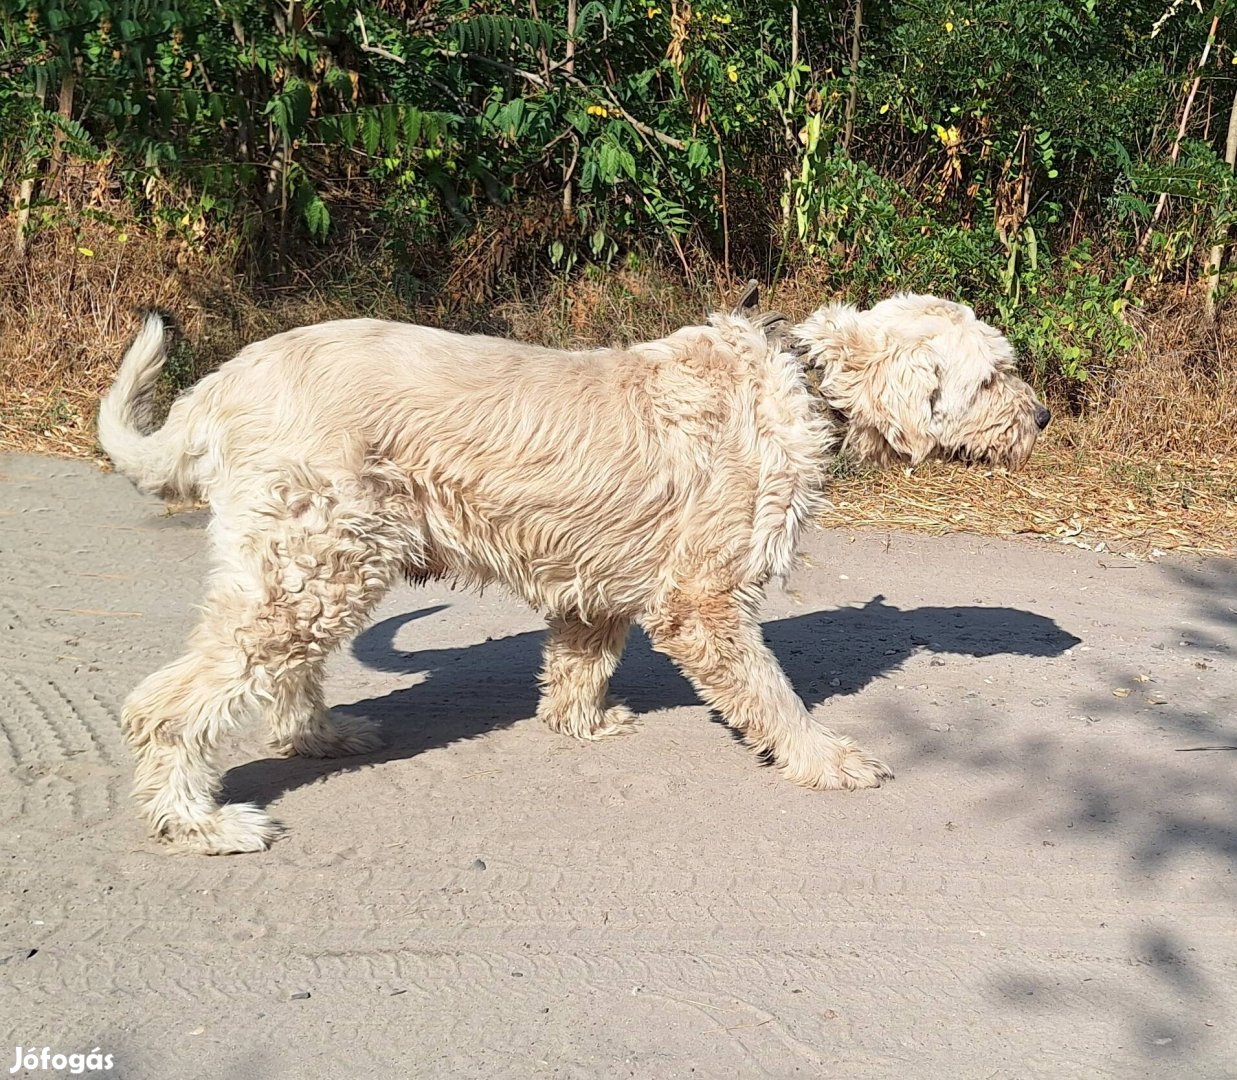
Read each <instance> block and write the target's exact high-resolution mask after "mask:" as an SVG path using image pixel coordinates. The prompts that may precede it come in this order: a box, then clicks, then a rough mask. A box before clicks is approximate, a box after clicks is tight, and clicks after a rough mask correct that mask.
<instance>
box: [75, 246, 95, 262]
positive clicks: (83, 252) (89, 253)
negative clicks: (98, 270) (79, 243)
mask: <svg viewBox="0 0 1237 1080" xmlns="http://www.w3.org/2000/svg"><path fill="white" fill-rule="evenodd" d="M77 250H78V253H79V254H81V255H85V256H86V258H88V259H93V258H94V252H93V251H91V250H90V248H84V247H79V248H78V249H77Z"/></svg>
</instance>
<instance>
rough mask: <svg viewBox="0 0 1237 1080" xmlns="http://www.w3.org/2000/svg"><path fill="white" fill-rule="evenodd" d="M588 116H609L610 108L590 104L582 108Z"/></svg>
mask: <svg viewBox="0 0 1237 1080" xmlns="http://www.w3.org/2000/svg"><path fill="white" fill-rule="evenodd" d="M584 111H585V112H586V113H588V114H589V116H609V115H610V110H609V109H607V108H606V107H605V106H604V105H590V106H589V107H588V108H587V109H585V110H584Z"/></svg>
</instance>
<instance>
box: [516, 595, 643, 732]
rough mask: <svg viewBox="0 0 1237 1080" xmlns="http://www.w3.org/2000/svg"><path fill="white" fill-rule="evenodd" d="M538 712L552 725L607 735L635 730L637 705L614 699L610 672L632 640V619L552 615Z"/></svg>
mask: <svg viewBox="0 0 1237 1080" xmlns="http://www.w3.org/2000/svg"><path fill="white" fill-rule="evenodd" d="M549 622H550V634H549V637H548V638H547V639H546V647H545V667H544V668H543V670H542V673H541V691H542V692H541V701H540V703H539V704H538V706H537V715H538V716H539V717H541V719H542V720H544V721H545V722H546V724H547V725H548V726H549V728H550V730H551V731H557V732H560V733H562V734H563V735H570V736H572V737H573V738H576V739H601V738H604V737H605V736H607V735H624V734H627V733H628V732H630V731H632V730H634V728H635V723H634V718H633V716H632V713H631V710H630V709H628V708H627V706H625V705H619V704H614V703H612V702H610V701H609V699H608V697H607V691H608V690H609V686H610V676H611V675H613V674H614V669H615V668H616V667H618V662H619V657H620V656H622V654H623V646H624V644H625V643H626V641H627V630H628V628H629V626H630V623H629V621H628V620H627V619H597V620H596V621H594V622H592V623H585V622H584V621H583V620H582V619H580V617H579V616H578V615H574V614H571V615H555V616H552V617H551V618H550V620H549Z"/></svg>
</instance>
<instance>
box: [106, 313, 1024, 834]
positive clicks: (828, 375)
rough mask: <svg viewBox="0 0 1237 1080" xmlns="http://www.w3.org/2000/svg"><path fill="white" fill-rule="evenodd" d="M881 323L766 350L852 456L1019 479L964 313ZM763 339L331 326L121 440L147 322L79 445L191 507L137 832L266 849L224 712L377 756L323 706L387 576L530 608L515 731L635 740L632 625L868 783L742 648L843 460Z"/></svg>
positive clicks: (160, 333) (723, 331)
mask: <svg viewBox="0 0 1237 1080" xmlns="http://www.w3.org/2000/svg"><path fill="white" fill-rule="evenodd" d="M894 303H895V304H903V305H905V306H906V309H907V310H906V313H905V316H906V324H907V326H908V327H910V336H909V337H908V336H907V335H906V334H900V333H899V331H898V326H899V325H900V324H901V319H902V318H903V316H902V315H901V314H899V311H900V310H901V309H896V308H895V309H889V313H888V315H887V316H885V317H882V318H881V320H880V321H879V322H878V323H877V324H876V325H869V323H868V322H867V320H868V319H869V318H870V317H871V316H872V315H874V314H875V311H879V310H880V308H877V309H875V310H874V312H872V313H868V314H867V315H864V314H860V313H857V312H854V311H853V310H850V309H845V308H837V307H834V308H827V309H823V310H822V311H821V312H818V313H817V315H815V316H813V318H811V319H809V320H808V321H807V322H805V323H803V324H800V325H799V326H797V327H794V328H791V329H790V330H789V331H788V333H789V337H790V339H791V340H792V341H793V342H794V343H796V344H797V345H798V347H799V349H800V351H806V352H809V353H810V354H811V356H812V358H813V362H814V363H816V364H817V365H819V366H820V368H821V371H822V385H823V386H824V387H825V388H826V395H827V397H828V400H829V402H830V404H831V405H832V407H833V408H834V409H836V410H838V411H839V412H840V413H842V414H844V415H845V416H846V417H848V418H849V423H850V428H849V432H848V434H847V435H846V442H847V444H849V445H851V446H852V447H853V448H854V449H855V450H856V451H858V452H860V453H862V454H865V455H867V456H871V457H874V458H876V459H880V460H886V459H889V458H892V457H895V456H898V455H904V456H905V457H906V458H907V459H908V460H911V461H916V460H920V459H921V458H923V457H924V456H926V454H927V453H928V452H929V451H930V450H931V449H932V448H934V447H936V448H939V449H940V450H941V452H943V453H947V454H949V453H955V452H965V453H966V455H967V456H970V457H984V458H990V459H992V460H996V461H1001V462H1004V463H1006V464H1010V465H1017V464H1020V463H1021V460H1022V459H1023V458H1025V456H1026V454H1027V453H1029V451H1030V447H1031V445H1032V443H1033V442H1034V438H1035V433H1036V431H1037V430H1038V429H1037V426H1036V415H1037V414H1036V410H1037V409H1042V407H1041V406H1038V405H1037V404H1036V402H1035V400H1034V397H1033V395H1032V394H1031V393H1030V390H1029V388H1026V387H1025V384H1022V383H1020V382H1019V381H1018V380H1017V379H1015V378H1014V376H1013V375H1012V373H1011V371H1010V370H1009V367H1008V350H1007V347H1004V346H1003V339H1001V338H1000V337H999V335H996V334H995V332H994V331H989V330H987V328H984V327H983V326H982V324H980V323H977V322H975V320H974V317H973V316H971V315H970V314H969V309H963V308H959V307H957V306H956V305H949V304H944V303H943V302H940V301H925V302H920V301H916V300H913V299H909V298H908V299H903V300H899V301H896V302H894ZM925 320H926V321H925ZM766 329H767V327H765V326H762V325H761V324H760V323H755V322H753V321H751V320H749V319H748V318H746V317H743V316H741V315H738V314H735V315H726V314H719V315H714V316H713V317H712V318H711V319H710V320H709V323H708V325H706V326H693V327H688V328H685V329H683V330H679V331H678V332H676V333H674V334H672V335H670V336H669V337H667V338H664V339H662V340H659V341H653V342H648V343H644V344H638V345H632V346H630V347H627V348H614V349H603V350H598V351H592V352H562V351H555V350H550V349H544V348H538V347H536V346H532V345H523V344H519V343H515V342H510V341H504V340H501V339H497V338H490V337H479V336H462V335H458V334H450V333H445V332H443V331H441V330H433V329H429V328H426V327H420V326H409V325H403V324H398V323H389V322H378V321H373V320H355V321H348V322H332V323H325V324H322V325H319V326H311V327H305V328H302V329H299V330H293V331H291V332H289V333H285V334H280V335H278V336H276V337H273V338H270V339H269V340H267V341H262V342H259V343H257V344H254V345H250V346H249V347H248V348H246V349H244V350H243V351H242V352H241V353H240V354H239V355H238V356H237V357H236V358H235V359H233V360H232V361H231V362H229V363H228V364H225V365H224V366H223V367H222V368H221V369H220V370H219V371H218V372H216V373H215V374H213V375H211V376H209V377H207V378H206V379H203V380H202V381H201V382H200V383H199V384H198V385H197V386H196V387H195V388H193V389H192V390H191V391H190V392H188V393H186V394H185V395H183V396H182V397H180V398H179V399H178V400H177V401H176V402H175V403H174V404H173V406H172V409H171V411H170V413H169V415H168V418H167V421H166V423H165V424H164V426H163V427H162V428H160V429H159V430H157V431H155V432H153V433H151V434H143V433H142V432H143V429H144V428H145V427H146V421H147V419H148V413H149V409H150V404H149V402H150V396H151V393H150V392H151V390H152V389H153V386H154V384H155V381H156V378H157V375H158V373H159V370H160V368H161V366H162V364H163V361H164V355H165V354H164V348H165V346H164V329H163V324H162V322H161V321H160V319H159V318H158V317H154V316H152V317H150V318H148V319H147V321H146V323H145V325H144V327H143V329H142V331H141V333H140V334H139V335H138V337H137V339H136V340H135V341H134V343H133V345H132V346H131V347H130V349H129V351H128V352H127V353H126V355H125V358H124V361H123V363H122V365H121V368H120V372H119V375H118V377H117V379H116V383H115V385H114V386H113V387H112V389H111V390H110V391H109V393H108V394H107V395H106V397H105V398H104V400H103V404H102V408H101V410H100V415H99V437H100V440H101V442H102V444H103V447H104V449H105V450H106V451H107V453H108V454H109V456H110V457H111V459H112V461H113V462H114V463H115V464H116V467H117V468H118V469H119V470H120V471H121V472H123V473H125V474H127V475H128V476H130V477H131V478H133V480H134V481H135V482H136V483H137V484H138V486H139V487H141V488H142V489H143V490H145V491H149V492H157V493H160V494H164V495H169V496H170V495H176V496H181V497H185V496H192V495H197V496H200V497H202V498H204V499H206V500H208V501H209V503H210V505H211V508H212V510H213V512H214V516H213V520H212V522H211V525H210V529H209V536H210V542H211V548H212V552H213V559H214V570H213V571H212V573H211V576H210V581H209V590H208V595H207V599H206V601H205V604H204V608H203V613H202V617H201V621H200V623H199V625H198V627H197V629H196V630H195V632H194V634H193V636H192V638H191V640H190V643H189V648H188V651H187V652H186V653H185V655H184V656H182V657H181V658H180V659H179V660H176V661H175V662H173V663H171V664H169V665H168V666H167V667H165V668H163V669H162V670H160V671H158V672H156V673H155V674H153V675H151V676H150V677H149V678H147V679H146V680H145V681H144V682H143V683H142V684H141V685H140V686H138V687H137V689H136V690H134V691H133V693H132V694H131V695H130V696H129V699H128V701H127V702H126V704H125V708H124V715H123V723H124V728H125V732H126V734H127V736H128V739H129V741H130V744H131V745H132V747H133V749H134V751H135V753H136V755H137V782H136V788H135V794H136V797H137V799H138V801H139V803H140V804H141V808H142V811H143V813H144V814H145V815H146V817H147V818H148V819H149V821H150V823H151V825H152V826H153V829H154V831H155V832H156V833H157V834H158V835H160V836H162V837H164V838H166V839H168V840H170V841H172V842H173V843H175V844H177V845H179V846H181V847H183V848H187V849H190V850H196V851H200V852H208V853H227V852H240V851H254V850H260V849H262V848H265V847H266V846H267V845H268V844H269V843H270V842H271V840H272V839H273V838H274V837H275V836H276V835H277V832H278V828H277V826H276V825H275V824H274V823H273V822H272V821H271V820H270V819H269V818H268V817H267V815H266V814H265V813H264V812H263V811H262V810H260V809H258V808H257V807H255V806H250V805H223V806H221V805H219V803H218V802H217V799H216V795H217V790H218V786H219V768H218V765H217V763H216V755H215V750H216V747H217V744H218V742H219V739H220V736H221V735H223V733H224V732H226V731H227V730H229V729H231V728H233V727H235V726H236V725H238V724H240V723H242V722H244V721H247V720H251V719H257V718H259V717H261V716H265V717H266V719H267V722H268V723H269V725H270V730H271V738H272V742H273V744H274V746H275V748H276V750H277V751H278V752H280V753H283V754H303V755H308V756H314V757H321V756H334V755H342V754H355V753H361V752H364V751H367V750H371V749H373V748H375V747H376V746H377V745H378V736H377V733H376V731H374V730H373V729H372V728H371V727H369V726H367V725H365V724H364V723H363V722H360V721H357V720H354V719H348V718H344V717H339V716H333V715H332V714H331V713H329V712H328V711H327V708H326V704H325V702H324V700H323V694H322V675H323V665H324V662H325V660H326V657H327V655H328V653H330V651H331V650H332V649H334V648H335V647H336V646H338V645H339V644H340V643H341V642H342V641H344V640H345V639H346V638H348V637H349V636H351V635H353V634H355V633H356V632H358V631H359V630H360V629H361V628H362V627H363V626H364V625H365V623H366V621H367V620H368V619H369V617H370V615H371V613H372V611H373V609H374V606H375V605H376V604H377V603H378V600H379V599H380V598H381V597H382V595H383V593H384V592H385V591H386V590H387V589H388V588H389V587H390V586H391V585H392V583H394V582H395V581H396V580H397V579H399V578H400V577H407V578H409V579H412V580H425V579H428V578H438V577H447V578H453V579H456V580H459V581H462V582H466V583H472V584H481V583H486V582H501V583H503V584H505V585H507V586H508V587H509V588H511V589H513V590H514V591H515V592H517V593H519V594H520V595H521V596H523V597H524V598H525V599H526V600H527V601H528V602H529V603H530V604H532V605H533V606H534V607H536V608H537V609H538V610H540V611H543V612H544V613H546V615H547V618H548V621H549V624H550V633H549V637H548V640H547V643H546V648H545V668H544V671H543V673H542V676H541V684H542V691H543V692H542V698H541V703H540V705H539V707H538V710H537V711H538V715H539V716H541V718H542V719H543V720H544V721H545V722H546V723H547V724H548V725H549V726H550V728H551V729H553V730H555V731H559V732H562V733H564V734H567V735H571V736H574V737H575V738H579V739H597V738H600V737H602V736H606V735H612V734H616V733H619V732H625V731H628V730H629V729H630V728H631V721H632V716H631V714H630V712H629V711H628V710H627V709H626V708H624V707H623V706H622V705H618V704H614V703H612V702H610V701H609V699H608V697H607V689H608V682H609V679H610V676H611V674H612V673H613V671H614V669H615V667H616V666H617V664H618V661H619V656H620V653H621V652H622V649H623V644H624V641H625V639H626V636H627V631H628V627H629V625H630V624H631V623H632V622H633V621H634V622H637V623H638V624H639V625H640V626H642V627H643V628H644V629H645V631H646V632H647V633H648V635H649V637H650V639H651V641H652V644H653V647H654V648H655V649H657V650H658V651H660V652H663V653H665V654H666V655H668V656H669V657H671V658H672V659H673V660H674V662H675V663H676V664H677V665H678V666H679V667H680V668H681V669H682V670H683V671H684V672H685V673H686V674H687V676H688V677H689V678H690V679H691V681H692V682H693V684H694V685H695V686H696V688H697V690H698V691H699V692H700V695H701V696H702V697H703V698H704V700H705V701H706V702H708V703H709V704H710V705H711V706H713V707H714V708H715V709H716V710H717V711H718V712H719V713H720V714H721V715H722V716H723V717H724V718H725V720H726V721H727V722H728V723H729V724H730V725H731V726H733V727H734V728H736V729H737V730H738V731H739V732H741V733H742V735H743V738H744V739H745V740H746V741H747V742H748V743H749V744H750V745H752V746H753V747H755V748H756V749H757V750H759V751H761V752H764V753H766V754H767V755H768V756H769V758H771V760H772V761H773V762H774V763H775V764H776V765H777V766H779V767H780V769H781V770H782V772H783V773H784V774H785V775H786V776H787V777H789V778H790V779H791V780H794V781H795V782H797V783H800V784H804V785H807V786H808V787H814V788H866V787H875V786H878V785H879V783H880V782H881V780H882V779H885V778H887V777H889V776H890V775H891V773H890V771H889V769H888V768H887V767H886V766H885V765H883V764H882V763H881V762H880V761H877V760H876V759H875V758H872V757H870V756H869V755H868V754H866V753H864V752H863V751H862V750H860V749H859V748H858V747H856V746H855V745H854V744H853V743H852V742H851V741H850V740H849V739H848V738H846V737H844V736H841V735H837V734H835V733H833V732H832V731H829V730H827V729H826V728H824V727H822V726H821V725H820V724H819V723H818V722H817V721H816V720H815V719H814V718H813V717H812V716H811V715H810V714H809V713H808V711H807V709H806V708H805V707H804V705H803V703H802V702H801V701H800V700H799V698H798V697H797V696H796V695H795V693H794V690H793V688H792V687H791V685H790V682H789V681H788V680H787V678H786V676H785V675H784V674H783V672H782V670H781V668H780V667H779V666H778V664H777V661H776V659H775V658H774V657H773V655H772V654H771V653H770V652H769V650H768V649H767V648H766V646H765V644H764V642H763V640H762V637H761V632H760V625H759V622H758V621H757V608H758V606H759V603H760V600H761V597H762V594H763V589H764V586H765V584H766V583H767V582H768V581H769V579H770V578H771V577H774V576H777V575H782V574H785V573H786V572H787V571H788V570H789V568H790V565H791V559H792V557H793V553H794V550H795V546H796V542H797V540H798V536H799V531H800V529H801V528H802V526H803V524H804V522H805V521H807V520H808V519H809V518H810V517H811V515H812V512H813V510H814V508H815V507H816V505H817V501H818V497H819V495H820V487H821V482H822V465H823V463H824V460H825V458H826V456H827V455H828V454H829V453H830V452H831V451H832V450H833V449H834V446H835V443H836V441H837V435H836V434H835V431H834V423H833V422H832V421H831V420H830V418H829V416H828V415H826V412H825V410H823V409H820V408H819V406H818V404H817V403H816V401H815V399H814V397H813V396H812V395H811V393H810V392H809V390H808V389H807V387H806V385H805V381H804V376H803V372H802V370H801V366H800V364H799V362H798V361H797V359H796V357H795V355H794V353H793V352H791V351H786V350H785V349H784V348H783V346H782V345H780V344H778V342H777V340H776V337H777V335H772V334H768V333H766ZM1040 426H1042V425H1040ZM886 448H887V449H886Z"/></svg>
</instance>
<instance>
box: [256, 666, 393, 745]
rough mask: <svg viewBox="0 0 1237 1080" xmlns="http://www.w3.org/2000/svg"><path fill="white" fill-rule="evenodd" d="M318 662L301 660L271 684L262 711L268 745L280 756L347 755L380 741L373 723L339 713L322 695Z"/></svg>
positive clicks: (320, 670) (321, 673)
mask: <svg viewBox="0 0 1237 1080" xmlns="http://www.w3.org/2000/svg"><path fill="white" fill-rule="evenodd" d="M322 675H323V672H322V662H321V661H318V662H315V663H307V664H302V665H301V666H300V668H299V669H297V670H294V671H291V672H288V673H287V675H285V677H284V678H282V679H280V680H278V682H277V684H276V686H275V700H274V701H273V702H272V703H270V704H269V705H268V706H267V708H266V710H265V712H266V716H267V719H268V721H269V723H270V730H271V739H270V746H271V750H272V751H274V753H276V754H278V755H279V756H280V757H293V756H294V755H295V756H299V757H314V758H331V757H347V756H348V755H350V754H367V753H369V752H370V751H371V750H377V749H378V748H379V747H380V746H381V745H382V736H381V735H380V734H379V733H378V728H377V725H375V724H374V723H372V722H371V721H369V720H364V719H361V718H360V717H351V716H340V715H339V714H338V713H333V712H331V711H330V710H329V709H328V708H327V707H326V701H325V700H324V698H323V696H322Z"/></svg>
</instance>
